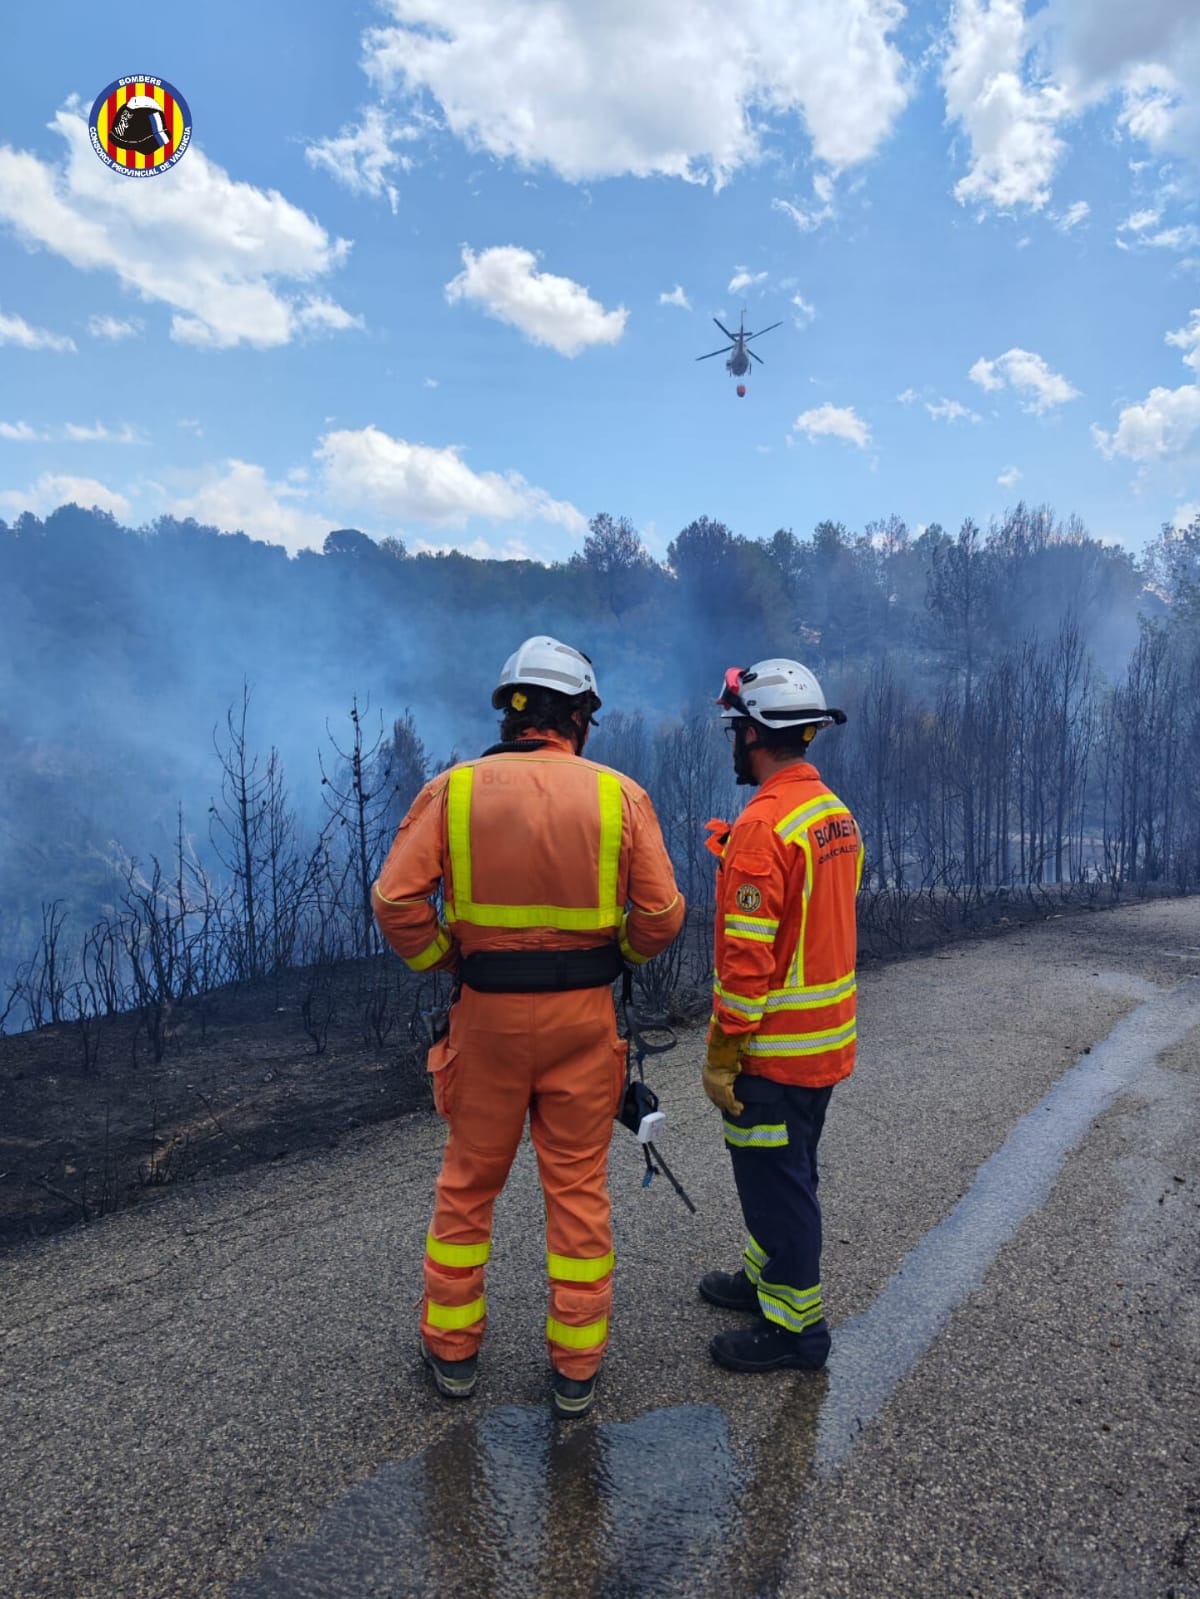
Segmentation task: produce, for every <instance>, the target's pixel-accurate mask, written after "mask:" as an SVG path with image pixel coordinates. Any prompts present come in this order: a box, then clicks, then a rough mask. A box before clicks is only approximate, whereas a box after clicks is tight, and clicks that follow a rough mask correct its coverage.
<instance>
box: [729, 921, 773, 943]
mask: <svg viewBox="0 0 1200 1599" xmlns="http://www.w3.org/2000/svg"><path fill="white" fill-rule="evenodd" d="M778 931H779V923H778V922H777V921H773V920H772V919H771V918H770V917H769V916H726V918H725V936H726V938H748V939H751V940H753V941H755V942H757V943H760V944H773V943H774V942H775V934H776V933H777V932H778Z"/></svg>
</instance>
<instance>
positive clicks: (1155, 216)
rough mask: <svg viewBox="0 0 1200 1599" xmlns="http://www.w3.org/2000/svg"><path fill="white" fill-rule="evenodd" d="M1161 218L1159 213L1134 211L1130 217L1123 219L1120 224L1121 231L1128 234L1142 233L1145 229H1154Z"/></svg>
mask: <svg viewBox="0 0 1200 1599" xmlns="http://www.w3.org/2000/svg"><path fill="white" fill-rule="evenodd" d="M1161 216H1162V213H1161V211H1152V210H1147V211H1135V212H1134V213H1133V215H1132V216H1128V217H1126V218H1125V220H1124V222H1122V223H1121V230H1122V231H1128V232H1130V233H1143V232H1145V230H1146V229H1147V228H1152V227H1154V225H1155V223H1157V222H1158V221H1159V219H1160V217H1161Z"/></svg>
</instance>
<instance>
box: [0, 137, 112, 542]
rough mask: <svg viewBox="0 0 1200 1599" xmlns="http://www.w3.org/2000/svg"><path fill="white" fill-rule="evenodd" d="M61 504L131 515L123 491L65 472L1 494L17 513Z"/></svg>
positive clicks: (0, 503)
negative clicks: (121, 492) (119, 492)
mask: <svg viewBox="0 0 1200 1599" xmlns="http://www.w3.org/2000/svg"><path fill="white" fill-rule="evenodd" d="M97 165H99V162H97ZM60 505H82V506H84V507H85V508H87V509H90V508H91V507H92V506H96V507H97V508H98V509H99V510H101V511H111V512H112V514H113V515H114V516H115V517H118V518H122V519H123V518H125V517H127V516H128V515H129V509H130V507H129V501H128V500H127V499H126V498H125V496H124V495H123V494H118V493H117V492H116V490H115V489H110V488H108V487H106V485H105V484H103V483H100V482H98V481H97V480H96V479H95V478H94V477H71V476H69V475H68V474H67V473H63V472H43V473H42V475H41V477H39V478H38V480H37V482H36V483H32V484H31V485H30V486H29V488H27V489H7V490H5V491H4V492H2V493H0V510H7V511H9V512H10V513H13V514H16V515H19V514H20V513H21V512H22V511H32V512H33V513H34V514H35V515H36V516H45V515H46V514H47V512H49V511H56V510H57V509H58V508H59V506H60Z"/></svg>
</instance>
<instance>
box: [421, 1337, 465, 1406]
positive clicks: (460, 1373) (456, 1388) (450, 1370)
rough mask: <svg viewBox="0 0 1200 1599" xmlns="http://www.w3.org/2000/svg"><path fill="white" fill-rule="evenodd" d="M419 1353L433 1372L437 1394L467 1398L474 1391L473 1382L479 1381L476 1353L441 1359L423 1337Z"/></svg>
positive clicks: (452, 1397)
mask: <svg viewBox="0 0 1200 1599" xmlns="http://www.w3.org/2000/svg"><path fill="white" fill-rule="evenodd" d="M421 1355H422V1357H423V1358H424V1361H425V1364H426V1365H427V1366H428V1367H429V1369H430V1370H431V1371H432V1372H433V1380H434V1382H435V1383H436V1384H437V1391H438V1393H439V1394H444V1395H445V1397H446V1398H447V1399H469V1398H470V1397H471V1395H472V1394H473V1393H474V1392H475V1384H476V1383H477V1382H478V1381H479V1356H478V1355H468V1356H467V1358H466V1360H443V1359H442V1357H441V1356H440V1355H435V1354H434V1352H433V1350H432V1349H430V1347H429V1345H428V1344H427V1343H426V1342H425V1340H424V1339H422V1340H421Z"/></svg>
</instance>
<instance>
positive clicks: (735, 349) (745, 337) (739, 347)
mask: <svg viewBox="0 0 1200 1599" xmlns="http://www.w3.org/2000/svg"><path fill="white" fill-rule="evenodd" d="M713 321H714V322H716V324H717V326H718V327H719V328H720V330H721V332H722V333H723V334H724V335H725V337H726V338H727V339H728V340H729V341H730V342H729V343H728V344H726V345H722V347H721V348H720V349H719V350H709V352H708V354H707V355H698V356H697V357H696V359H697V361H711V359H712V358H713V356H714V355H725V354H727V353H729V352H730V351H732V354H730V355H729V359H728V361H726V363H725V370H726V372H728V373H729V375H730V377H734V378H741V377H745V375H746V373H747V372H749V370H750V362H751V360H752V359H753V360H755V361H757V362H758V364H759V366H766V364H767V363H766V362H765V361H764V360H763V358H762V356H761V355H758V354H756V353H755V351H753V350H748V349H747V348H746V346H747V345H748V344H749V343H750V340H751V339H761V338H762V336H763V334H764V333H771V332H772V331H773V330H774V329H775V328H781V327H782V326H783V323H782V322H772V323H771V326H770V327H767V328H759V330H758V332H757V333H747V332H746V313H745V311H743V312H742V319H741V321H740V323H739V324H738V331H737V332H736V333H730V331H729V329H728V328H727V327H726V326H725V324H724V323H723V322H721V321H720V320H719V319H718V318H717V317H713ZM737 393H738V399H739V400H742V399H745V397H746V385H745V384H744V383H739V384H738V386H737Z"/></svg>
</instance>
